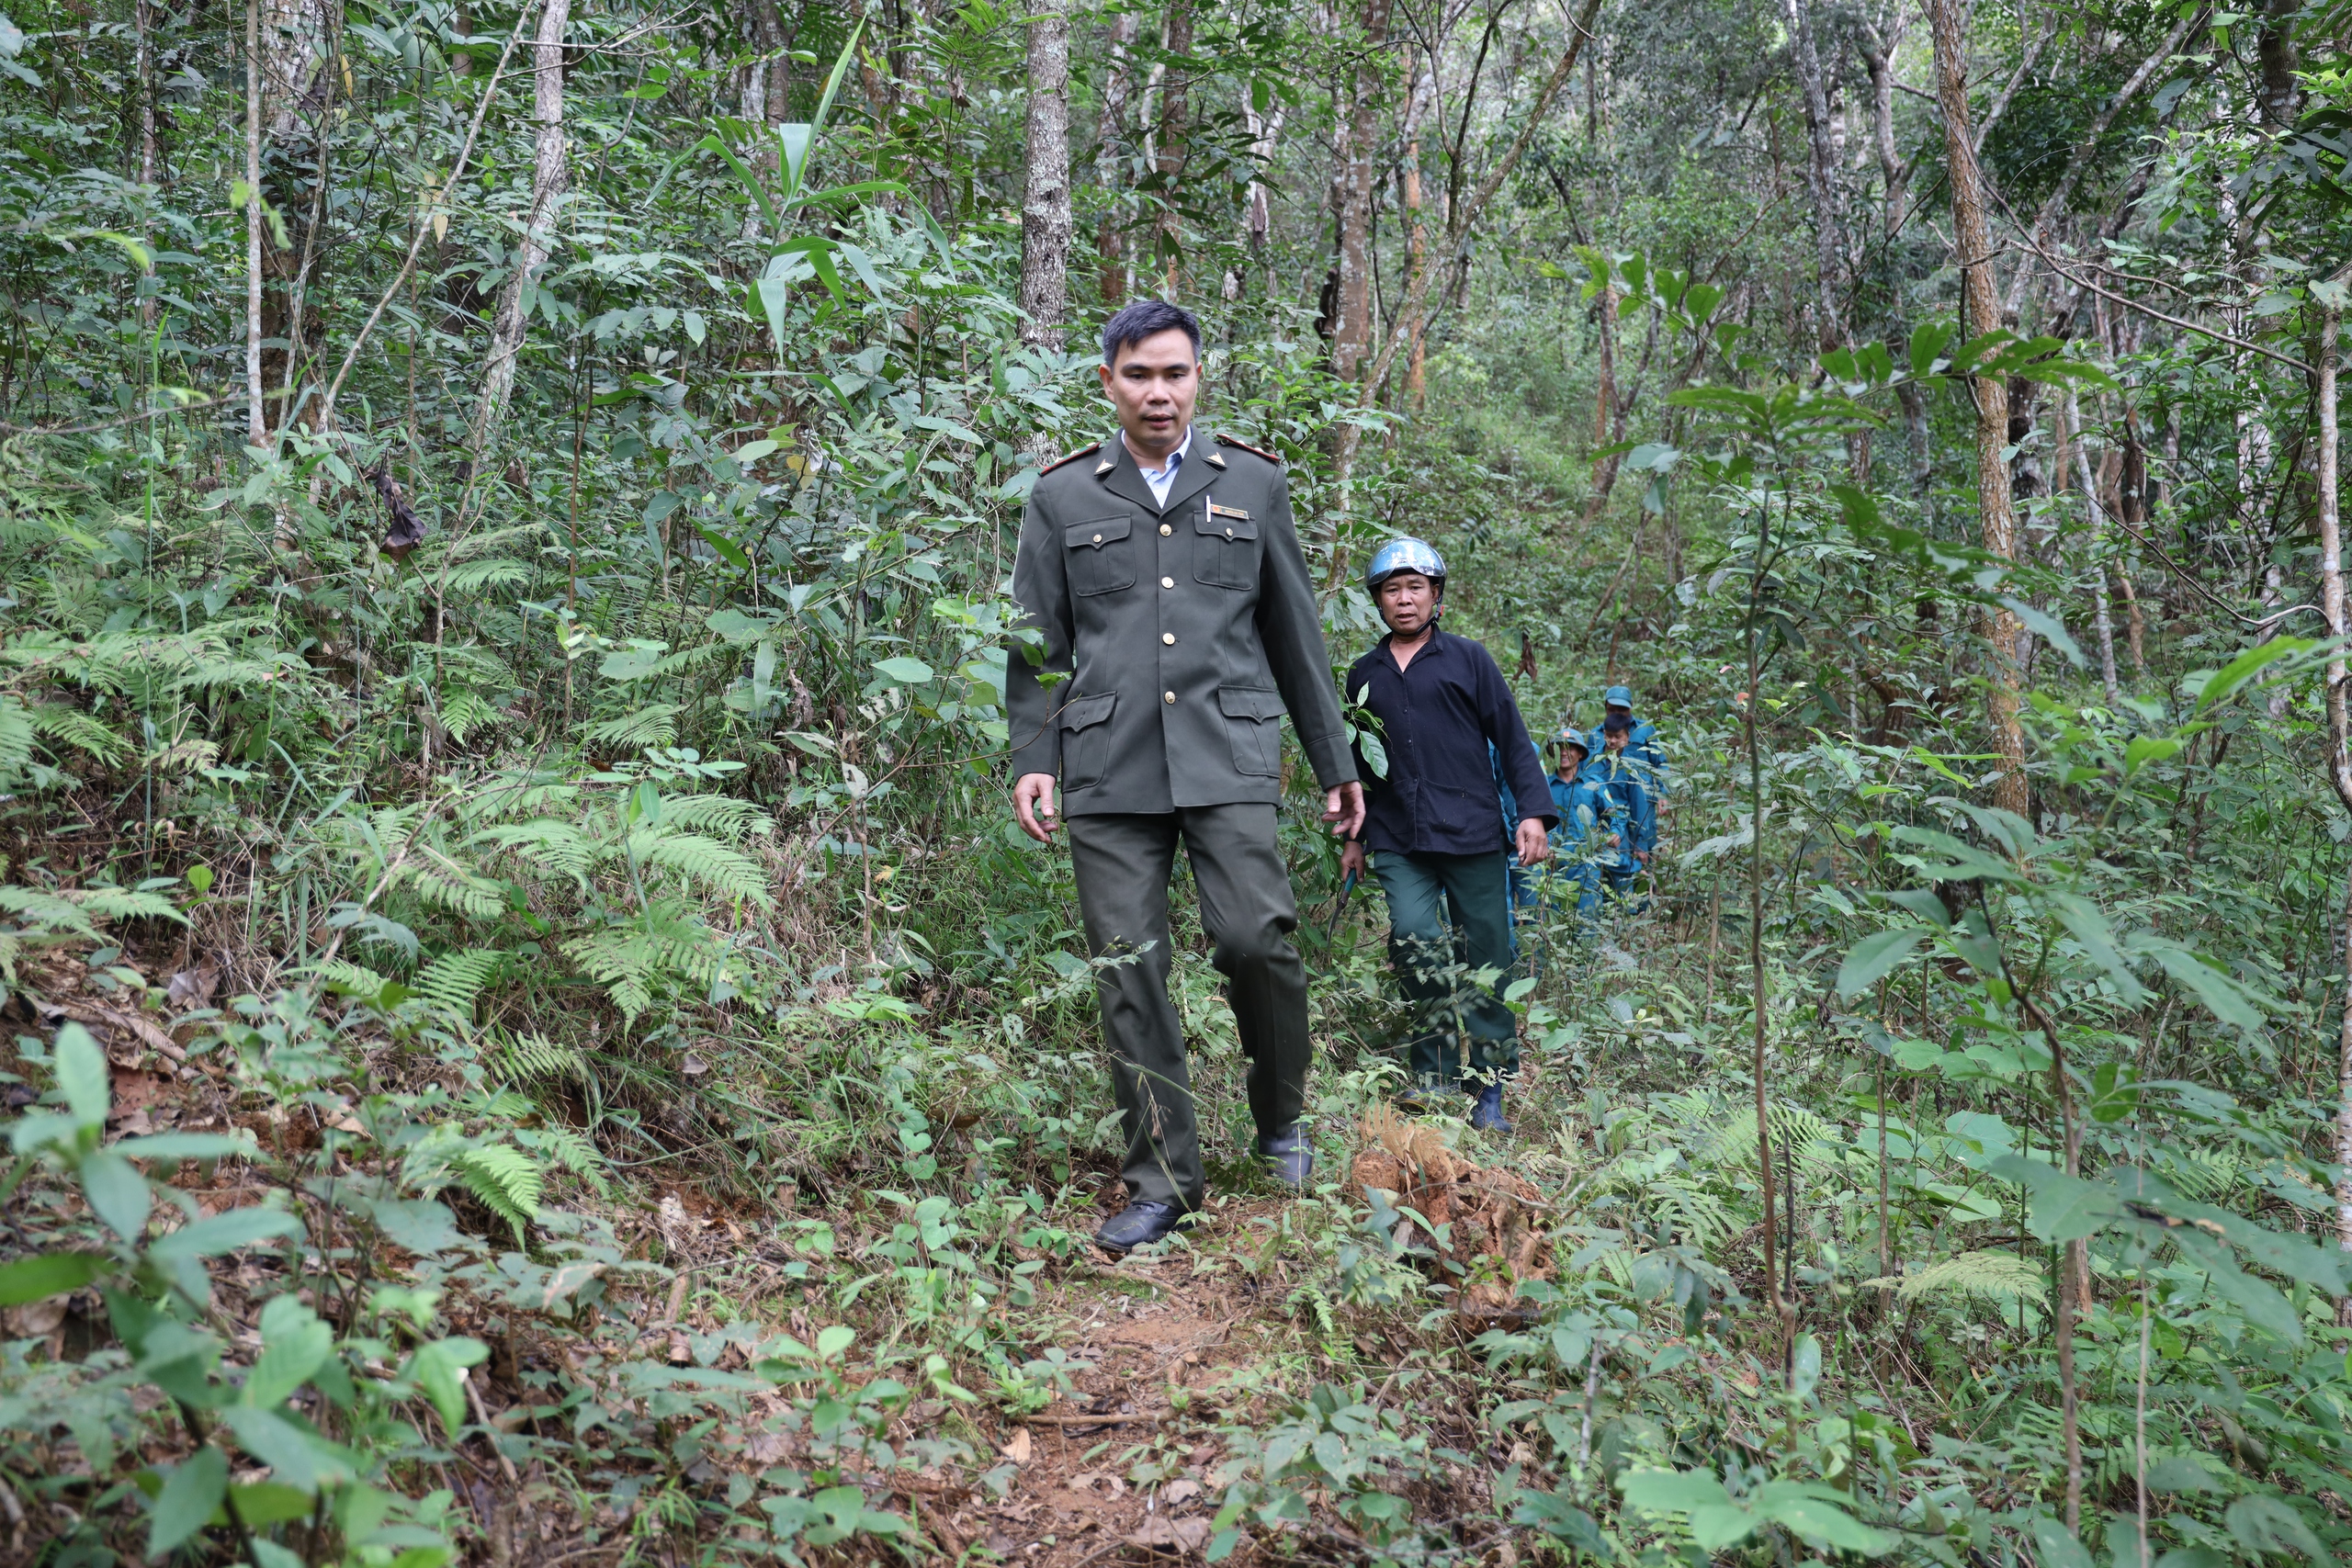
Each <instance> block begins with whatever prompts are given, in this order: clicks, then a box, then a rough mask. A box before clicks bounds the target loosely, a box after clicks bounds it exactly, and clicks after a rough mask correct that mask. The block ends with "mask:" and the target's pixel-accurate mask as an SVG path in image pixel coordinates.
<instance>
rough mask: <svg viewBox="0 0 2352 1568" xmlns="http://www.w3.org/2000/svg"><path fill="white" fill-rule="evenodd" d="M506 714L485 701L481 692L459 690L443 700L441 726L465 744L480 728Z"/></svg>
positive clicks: (496, 721)
mask: <svg viewBox="0 0 2352 1568" xmlns="http://www.w3.org/2000/svg"><path fill="white" fill-rule="evenodd" d="M504 717H505V715H504V714H503V713H500V712H499V711H498V710H497V709H496V708H494V707H492V706H491V705H490V704H489V703H487V702H484V701H483V700H482V698H481V694H480V693H477V692H469V691H465V690H462V689H460V690H458V691H454V692H451V693H449V694H447V696H445V697H444V698H443V699H442V702H441V728H444V729H446V730H447V731H448V732H449V739H452V740H454V741H456V742H457V743H458V745H460V746H463V745H464V744H465V743H466V738H467V737H468V736H469V735H471V734H473V733H474V732H475V731H476V730H478V729H487V728H491V727H492V726H494V725H496V724H497V723H498V722H499V720H501V719H503V718H504Z"/></svg>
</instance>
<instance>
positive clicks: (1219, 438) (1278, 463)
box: [1216, 430, 1283, 468]
mask: <svg viewBox="0 0 2352 1568" xmlns="http://www.w3.org/2000/svg"><path fill="white" fill-rule="evenodd" d="M1216 444H1217V445H1218V446H1238V447H1239V448H1240V449H1241V450H1242V451H1244V452H1254V453H1256V454H1257V455H1258V456H1259V457H1263V458H1264V459H1266V461H1268V462H1269V463H1272V465H1273V466H1274V467H1276V468H1281V467H1282V466H1283V460H1282V459H1281V458H1280V457H1275V456H1274V455H1273V454H1272V452H1269V451H1267V450H1266V449H1265V448H1264V447H1262V446H1250V443H1248V442H1247V441H1244V440H1242V439H1241V438H1240V437H1238V436H1234V435H1227V434H1226V433H1225V432H1224V431H1222V430H1220V431H1218V432H1217V433H1216Z"/></svg>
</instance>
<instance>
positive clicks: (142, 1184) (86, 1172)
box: [81, 1149, 154, 1246]
mask: <svg viewBox="0 0 2352 1568" xmlns="http://www.w3.org/2000/svg"><path fill="white" fill-rule="evenodd" d="M81 1175H82V1196H83V1197H84V1198H85V1199H87V1200H89V1203H90V1208H91V1210H92V1211H93V1212H95V1213H96V1214H97V1216H98V1218H100V1219H102V1220H104V1221H106V1223H107V1224H109V1225H111V1226H113V1227H114V1230H115V1234H116V1235H119V1236H121V1237H122V1239H123V1240H125V1241H127V1242H130V1243H132V1244H133V1245H134V1246H135V1245H136V1244H137V1243H138V1240H139V1237H140V1235H141V1233H142V1232H143V1231H145V1230H146V1228H147V1215H148V1213H150V1211H151V1210H152V1209H153V1206H154V1194H153V1193H152V1192H150V1191H149V1190H148V1189H147V1179H146V1178H145V1177H143V1176H141V1175H140V1174H139V1172H138V1170H137V1169H136V1168H134V1167H133V1166H132V1165H131V1163H130V1161H129V1160H127V1159H125V1158H123V1157H122V1156H120V1155H119V1154H115V1153H113V1152H112V1151H110V1150H103V1149H102V1150H100V1151H99V1152H98V1153H96V1154H94V1155H88V1156H84V1158H83V1160H82V1168H81Z"/></svg>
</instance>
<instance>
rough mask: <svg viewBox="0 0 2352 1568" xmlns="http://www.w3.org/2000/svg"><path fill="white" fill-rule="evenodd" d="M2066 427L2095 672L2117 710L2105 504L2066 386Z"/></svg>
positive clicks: (2079, 405) (2076, 401)
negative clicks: (2085, 552)
mask: <svg viewBox="0 0 2352 1568" xmlns="http://www.w3.org/2000/svg"><path fill="white" fill-rule="evenodd" d="M2066 428H2067V430H2068V432H2069V433H2070V434H2072V436H2073V438H2074V447H2075V471H2076V472H2077V473H2078V474H2079V475H2080V476H2081V478H2082V484H2083V512H2084V515H2085V516H2086V517H2087V518H2088V519H2089V521H2090V525H2091V570H2092V571H2093V572H2094V573H2095V577H2094V579H2093V581H2094V588H2093V591H2092V592H2093V594H2094V599H2093V604H2092V622H2093V625H2095V626H2097V627H2098V674H2099V680H2100V682H2101V683H2102V684H2103V685H2104V686H2105V687H2106V690H2107V705H2108V708H2109V711H2111V712H2116V711H2120V710H2121V708H2122V706H2123V693H2122V691H2121V689H2120V687H2119V686H2118V685H2117V683H2116V679H2115V620H2114V617H2113V616H2112V615H2110V614H2109V609H2108V603H2107V506H2106V504H2105V502H2102V501H2101V500H2100V498H2099V489H2098V475H2096V474H2094V473H2092V472H2091V453H2090V443H2089V442H2087V441H2086V440H2085V439H2084V438H2083V400H2082V399H2081V397H2080V396H2078V395H2077V394H2076V393H2075V389H2073V388H2072V387H2069V388H2068V389H2066Z"/></svg>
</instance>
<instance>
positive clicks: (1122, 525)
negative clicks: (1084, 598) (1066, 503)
mask: <svg viewBox="0 0 2352 1568" xmlns="http://www.w3.org/2000/svg"><path fill="white" fill-rule="evenodd" d="M1133 531H1134V530H1133V528H1132V527H1131V526H1130V525H1129V523H1128V520H1127V519H1126V518H1125V517H1099V518H1096V519H1095V520H1094V521H1093V522H1091V523H1073V524H1071V525H1069V527H1067V528H1065V529H1063V530H1062V544H1063V545H1064V546H1065V548H1064V550H1063V552H1062V554H1063V558H1064V559H1065V560H1066V561H1067V562H1068V565H1069V591H1070V592H1072V593H1078V594H1087V593H1116V592H1118V591H1119V590H1121V589H1122V588H1133V587H1134V586H1135V585H1136V546H1135V541H1134V540H1133V539H1131V538H1129V537H1128V535H1129V534H1130V533H1132V532H1133Z"/></svg>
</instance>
